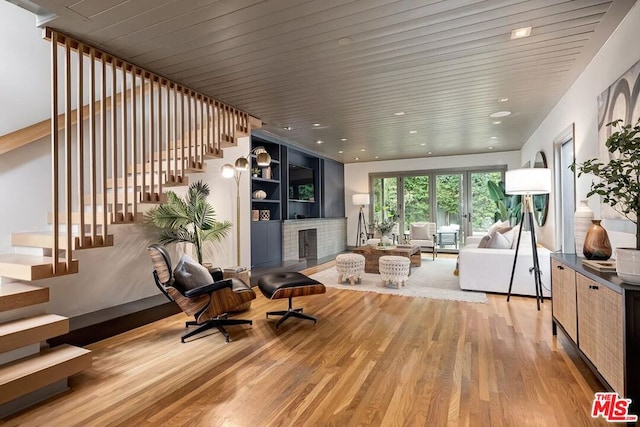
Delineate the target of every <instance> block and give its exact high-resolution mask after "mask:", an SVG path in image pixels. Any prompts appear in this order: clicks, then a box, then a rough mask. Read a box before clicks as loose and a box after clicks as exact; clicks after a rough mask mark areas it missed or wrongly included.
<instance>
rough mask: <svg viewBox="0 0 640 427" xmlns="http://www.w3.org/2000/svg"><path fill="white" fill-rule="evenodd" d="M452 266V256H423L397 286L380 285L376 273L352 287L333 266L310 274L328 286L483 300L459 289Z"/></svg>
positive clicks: (449, 298)
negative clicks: (433, 258) (405, 278)
mask: <svg viewBox="0 0 640 427" xmlns="http://www.w3.org/2000/svg"><path fill="white" fill-rule="evenodd" d="M455 268H456V260H455V259H453V258H436V259H435V261H433V260H431V258H430V257H429V258H425V259H423V260H422V266H421V267H411V275H410V276H409V280H408V281H407V282H406V283H405V286H403V287H402V288H400V289H395V288H393V287H385V286H383V285H382V281H381V280H380V275H379V274H372V273H365V274H364V277H363V278H362V282H361V283H356V284H355V285H353V286H352V285H350V284H349V282H348V281H347V282H345V283H338V272H337V271H336V268H335V266H334V267H331V268H328V269H326V270H323V271H320V272H318V273H316V274H314V275H312V276H311V277H312V278H313V279H316V280H317V281H319V282H321V283H324V284H325V286H329V287H332V288H339V289H348V290H353V291H365V292H377V293H381V294H393V295H404V296H408V297H419V298H431V299H441V300H453V301H465V302H479V303H486V302H487V295H486V294H485V293H484V292H473V291H463V290H461V289H460V285H459V280H458V276H455V275H454V274H453V270H454V269H455ZM392 286H395V285H392Z"/></svg>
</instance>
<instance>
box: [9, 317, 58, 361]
mask: <svg viewBox="0 0 640 427" xmlns="http://www.w3.org/2000/svg"><path fill="white" fill-rule="evenodd" d="M67 332H69V319H68V318H66V317H64V316H59V315H57V314H39V315H36V316H31V317H25V318H22V319H17V320H12V321H9V322H5V323H1V324H0V353H4V352H6V351H10V350H15V349H16V348H20V347H24V346H26V345H29V344H34V343H39V342H41V341H44V340H46V339H47V338H53V337H57V336H59V335H62V334H66V333H67Z"/></svg>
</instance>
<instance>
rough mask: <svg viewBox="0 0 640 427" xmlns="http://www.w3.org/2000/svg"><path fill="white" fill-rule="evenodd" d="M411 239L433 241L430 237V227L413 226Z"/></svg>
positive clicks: (426, 225)
mask: <svg viewBox="0 0 640 427" xmlns="http://www.w3.org/2000/svg"><path fill="white" fill-rule="evenodd" d="M411 239H412V240H413V239H415V240H431V237H430V236H429V226H428V224H424V225H415V224H411Z"/></svg>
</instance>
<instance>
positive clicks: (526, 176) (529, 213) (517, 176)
mask: <svg viewBox="0 0 640 427" xmlns="http://www.w3.org/2000/svg"><path fill="white" fill-rule="evenodd" d="M550 192H551V169H547V168H529V169H512V170H508V171H507V172H506V174H505V193H507V194H514V195H521V196H523V198H522V214H521V215H520V231H519V232H518V242H517V243H516V254H515V257H514V259H513V268H512V269H511V279H510V281H509V292H508V293H507V301H509V299H510V298H511V288H512V287H513V276H514V274H515V271H516V263H517V262H518V251H519V249H520V237H521V236H522V228H523V226H524V221H525V215H526V218H527V220H528V221H529V227H530V229H531V250H532V252H533V267H531V268H530V269H529V271H530V272H532V273H533V277H534V282H535V286H536V304H537V305H538V310H540V303H542V302H544V301H543V299H542V279H541V278H540V261H539V260H538V246H537V242H536V227H535V223H534V222H533V203H532V201H531V196H534V195H536V194H548V193H550Z"/></svg>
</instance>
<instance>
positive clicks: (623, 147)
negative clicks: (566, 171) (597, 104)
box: [570, 118, 640, 250]
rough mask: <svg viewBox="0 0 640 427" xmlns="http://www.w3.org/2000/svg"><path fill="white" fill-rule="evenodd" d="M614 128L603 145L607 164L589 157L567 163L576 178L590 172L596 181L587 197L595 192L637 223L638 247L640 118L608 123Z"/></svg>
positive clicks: (639, 241) (639, 237) (638, 244)
mask: <svg viewBox="0 0 640 427" xmlns="http://www.w3.org/2000/svg"><path fill="white" fill-rule="evenodd" d="M607 126H611V127H612V128H613V129H617V130H616V131H615V132H614V133H612V134H611V136H610V137H609V138H607V141H606V142H605V145H606V147H607V150H608V151H609V153H611V155H612V156H611V157H612V159H611V160H609V162H608V163H604V162H601V161H600V160H599V159H589V160H587V161H585V162H584V163H578V164H576V163H575V162H574V163H573V164H572V165H571V166H570V167H571V170H572V171H576V170H577V171H578V177H580V176H582V175H583V174H591V175H593V176H595V177H597V178H599V180H597V181H593V182H592V183H591V190H590V191H589V192H588V193H587V197H591V196H592V195H594V194H597V195H599V196H600V197H602V201H603V202H605V203H606V204H608V205H609V206H611V207H612V208H613V209H614V210H615V211H617V212H619V213H620V214H621V215H623V216H624V217H626V218H627V219H629V220H630V221H631V222H633V223H634V224H635V225H636V249H639V250H640V227H638V214H640V118H639V119H638V121H637V122H636V124H635V125H633V126H632V125H630V124H627V125H624V124H623V120H621V119H620V120H615V121H613V122H611V123H607Z"/></svg>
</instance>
